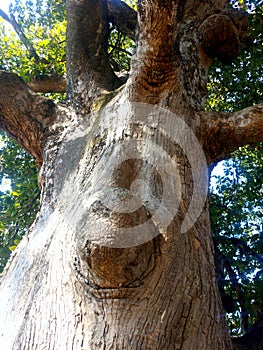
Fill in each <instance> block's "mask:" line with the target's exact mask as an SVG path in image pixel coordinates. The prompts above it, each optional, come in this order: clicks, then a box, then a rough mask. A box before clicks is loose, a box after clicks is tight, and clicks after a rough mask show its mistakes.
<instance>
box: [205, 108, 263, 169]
mask: <svg viewBox="0 0 263 350" xmlns="http://www.w3.org/2000/svg"><path fill="white" fill-rule="evenodd" d="M198 115H199V117H200V123H201V128H200V130H202V131H201V132H202V135H201V137H200V142H201V143H202V145H203V148H204V151H205V153H206V157H207V160H208V162H209V163H210V164H211V163H214V162H217V161H220V160H222V159H225V158H227V157H228V156H229V155H230V153H231V152H233V151H235V150H237V149H238V148H239V147H241V146H244V145H247V144H254V143H257V142H262V141H263V103H261V104H258V105H255V106H251V107H247V108H245V109H242V110H240V111H236V112H233V113H226V112H200V113H198Z"/></svg>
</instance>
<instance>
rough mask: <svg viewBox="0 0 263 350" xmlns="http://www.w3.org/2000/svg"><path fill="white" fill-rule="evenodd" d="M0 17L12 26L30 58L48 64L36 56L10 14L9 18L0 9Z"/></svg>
mask: <svg viewBox="0 0 263 350" xmlns="http://www.w3.org/2000/svg"><path fill="white" fill-rule="evenodd" d="M0 16H1V17H2V18H3V19H4V20H5V21H7V22H8V23H10V24H11V25H12V27H13V28H14V30H15V32H16V33H17V35H18V36H19V38H20V40H21V41H22V43H23V44H24V45H25V47H26V48H27V49H28V51H29V54H30V58H32V57H34V58H35V59H36V61H37V62H43V63H48V62H47V61H46V60H45V59H42V58H40V57H39V56H38V54H37V52H36V50H35V48H34V47H33V45H32V44H31V43H30V41H29V40H28V39H27V37H26V36H25V34H24V32H23V30H22V28H21V26H20V25H19V24H18V23H17V21H16V19H15V17H14V16H13V15H12V14H11V15H10V17H9V16H8V15H7V14H6V13H5V12H4V11H2V10H1V9H0Z"/></svg>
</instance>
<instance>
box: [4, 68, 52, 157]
mask: <svg viewBox="0 0 263 350" xmlns="http://www.w3.org/2000/svg"><path fill="white" fill-rule="evenodd" d="M55 116H56V106H55V104H54V102H53V101H51V100H49V99H47V98H44V97H42V96H39V95H36V94H34V93H32V92H31V91H30V89H29V88H28V86H27V85H26V84H25V83H24V82H23V80H22V79H21V78H19V77H18V76H17V75H16V74H13V73H7V72H3V71H0V128H1V129H3V130H4V131H5V132H6V133H7V134H9V135H10V136H11V137H12V138H13V139H14V140H15V141H17V142H18V143H19V144H20V145H21V146H22V147H24V148H25V149H26V150H27V151H28V152H29V153H31V154H32V156H33V157H34V158H35V160H36V162H37V163H39V164H41V163H42V142H43V141H44V135H45V132H46V130H47V128H48V127H49V126H50V125H51V123H52V122H53V120H54V118H55Z"/></svg>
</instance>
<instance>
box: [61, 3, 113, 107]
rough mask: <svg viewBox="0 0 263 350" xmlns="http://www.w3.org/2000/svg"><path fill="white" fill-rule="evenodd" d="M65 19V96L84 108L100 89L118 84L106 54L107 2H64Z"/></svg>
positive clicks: (106, 88) (107, 31) (108, 89)
mask: <svg viewBox="0 0 263 350" xmlns="http://www.w3.org/2000/svg"><path fill="white" fill-rule="evenodd" d="M67 18H68V26H67V74H68V96H69V99H70V100H71V101H72V102H74V103H75V105H76V106H77V105H78V106H79V107H81V106H82V107H85V106H89V105H90V104H91V103H92V100H93V99H94V98H95V97H96V95H98V94H99V93H100V92H101V91H102V90H107V91H110V90H113V89H115V88H116V87H118V86H119V85H120V84H119V81H118V79H117V77H116V75H115V74H114V72H113V70H112V68H111V66H110V63H109V59H108V54H107V41H108V34H109V28H108V13H107V2H106V0H97V1H94V0H86V1H84V0H81V1H74V0H67Z"/></svg>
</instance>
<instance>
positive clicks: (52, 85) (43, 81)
mask: <svg viewBox="0 0 263 350" xmlns="http://www.w3.org/2000/svg"><path fill="white" fill-rule="evenodd" d="M27 85H28V86H29V87H30V89H31V90H33V91H35V92H44V93H45V92H58V93H63V92H66V85H67V79H66V77H65V76H63V75H62V76H60V75H42V76H40V77H38V78H36V79H33V80H30V81H29V82H28V83H27Z"/></svg>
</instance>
